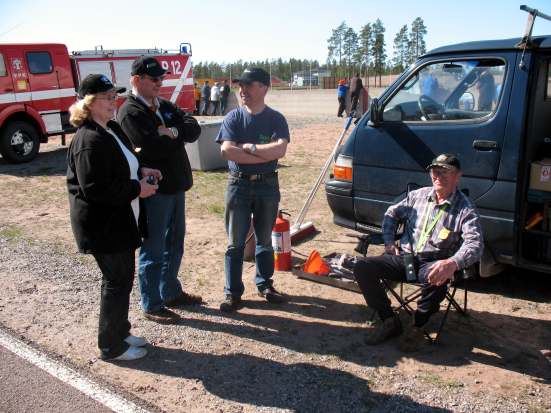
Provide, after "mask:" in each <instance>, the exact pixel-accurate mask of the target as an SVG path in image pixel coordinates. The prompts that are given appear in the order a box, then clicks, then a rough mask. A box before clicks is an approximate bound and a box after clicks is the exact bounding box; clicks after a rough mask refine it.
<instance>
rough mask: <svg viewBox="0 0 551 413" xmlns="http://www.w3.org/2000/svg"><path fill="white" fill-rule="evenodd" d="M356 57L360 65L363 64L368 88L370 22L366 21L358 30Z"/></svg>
mask: <svg viewBox="0 0 551 413" xmlns="http://www.w3.org/2000/svg"><path fill="white" fill-rule="evenodd" d="M358 43H359V44H358V57H357V60H358V62H359V64H360V71H361V65H362V64H364V65H365V75H366V76H367V88H368V89H369V64H370V61H371V56H372V52H373V50H372V49H373V29H372V27H371V23H367V24H366V25H365V26H363V27H362V28H361V30H360V35H359V39H358Z"/></svg>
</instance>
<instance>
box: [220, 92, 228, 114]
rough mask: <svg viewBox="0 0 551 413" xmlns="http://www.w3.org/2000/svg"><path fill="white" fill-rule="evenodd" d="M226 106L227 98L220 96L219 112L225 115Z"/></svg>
mask: <svg viewBox="0 0 551 413" xmlns="http://www.w3.org/2000/svg"><path fill="white" fill-rule="evenodd" d="M227 106H228V98H227V97H224V96H222V97H221V98H220V112H221V113H220V114H221V115H225V114H226V107H227Z"/></svg>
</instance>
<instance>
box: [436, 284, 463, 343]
mask: <svg viewBox="0 0 551 413" xmlns="http://www.w3.org/2000/svg"><path fill="white" fill-rule="evenodd" d="M456 290H457V287H456V286H455V285H454V286H453V290H452V292H451V294H450V293H449V292H448V293H446V297H447V298H448V305H447V306H446V311H444V315H443V316H442V320H440V325H439V326H438V330H436V337H434V340H433V341H432V342H433V343H436V342H437V341H438V338H439V337H440V333H441V332H442V329H443V328H444V324H446V319H447V318H448V314H449V312H450V308H451V306H452V305H453V306H454V307H455V308H456V309H457V307H459V306H458V304H457V303H456V302H455V299H454V296H455V291H456ZM459 311H460V312H463V309H462V308H461V307H459Z"/></svg>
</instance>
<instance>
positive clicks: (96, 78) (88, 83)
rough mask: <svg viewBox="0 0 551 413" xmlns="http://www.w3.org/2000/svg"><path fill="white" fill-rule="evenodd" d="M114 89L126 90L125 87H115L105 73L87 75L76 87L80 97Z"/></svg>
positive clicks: (118, 90) (117, 90)
mask: <svg viewBox="0 0 551 413" xmlns="http://www.w3.org/2000/svg"><path fill="white" fill-rule="evenodd" d="M111 90H114V91H115V92H117V93H122V92H124V91H125V90H126V88H125V87H115V85H113V83H111V81H110V80H109V78H108V77H107V76H105V75H88V76H86V77H85V78H84V79H83V80H82V82H80V86H79V88H78V96H79V97H80V98H81V99H82V98H84V96H86V95H95V94H97V93H103V92H109V91H111Z"/></svg>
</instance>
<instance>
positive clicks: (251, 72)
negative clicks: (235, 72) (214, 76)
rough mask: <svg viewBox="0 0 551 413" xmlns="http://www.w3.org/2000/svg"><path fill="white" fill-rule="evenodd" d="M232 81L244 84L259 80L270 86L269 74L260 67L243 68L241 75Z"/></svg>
mask: <svg viewBox="0 0 551 413" xmlns="http://www.w3.org/2000/svg"><path fill="white" fill-rule="evenodd" d="M233 81H234V82H239V83H245V84H249V83H252V82H260V83H262V84H264V85H266V86H270V75H269V74H268V72H266V71H265V70H264V69H261V68H260V67H252V68H250V69H245V71H244V72H243V74H242V75H241V77H240V78H239V79H234V80H233Z"/></svg>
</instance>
